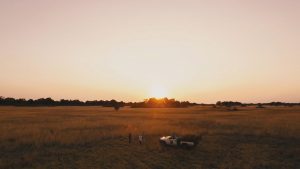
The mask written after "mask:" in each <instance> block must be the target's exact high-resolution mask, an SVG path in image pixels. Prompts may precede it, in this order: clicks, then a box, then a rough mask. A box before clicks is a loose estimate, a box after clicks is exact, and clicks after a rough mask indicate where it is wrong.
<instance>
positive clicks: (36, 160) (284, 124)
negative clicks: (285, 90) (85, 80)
mask: <svg viewBox="0 0 300 169" xmlns="http://www.w3.org/2000/svg"><path fill="white" fill-rule="evenodd" d="M129 132H131V133H132V134H133V136H134V140H133V143H132V144H130V145H129V144H128V139H127V136H128V133H129ZM174 132H175V133H176V134H178V135H181V134H203V139H202V141H201V142H200V144H199V145H198V146H197V147H196V148H195V149H192V150H186V149H179V148H172V147H162V146H160V145H159V143H158V138H159V137H160V136H162V135H170V134H171V133H174ZM140 133H144V137H145V142H144V144H143V145H139V144H138V142H137V135H138V134H140ZM0 168H1V169H13V168H41V169H43V168H48V169H60V168H66V169H69V168H70V169H72V168H80V169H96V168H99V169H106V168H107V169H108V168H111V169H119V168H120V169H125V168H128V169H134V168H137V169H146V168H155V169H163V168H172V169H176V168H181V169H196V168H199V169H214V168H218V169H235V168H236V169H298V168H300V107H298V106H295V107H267V108H265V109H257V108H255V107H239V108H238V111H228V110H227V109H225V108H212V107H201V106H198V107H192V108H177V109H176V108H173V109H169V108H161V109H142V108H141V109H131V108H123V109H120V111H118V112H116V111H114V110H113V109H112V108H102V107H0Z"/></svg>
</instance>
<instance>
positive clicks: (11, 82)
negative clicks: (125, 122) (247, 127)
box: [0, 0, 300, 103]
mask: <svg viewBox="0 0 300 169" xmlns="http://www.w3.org/2000/svg"><path fill="white" fill-rule="evenodd" d="M299 9H300V1H296V0H290V1H288V0H287V1H283V0H282V1H277V0H272V1H271V0H270V1H261V0H260V1H253V0H251V1H250V0H249V1H228V0H224V1H200V0H181V1H178V0H151V1H147V0H136V1H133V0H126V1H125V0H107V1H104V0H102V1H100V0H99V1H96V0H95V1H91V0H90V1H86V0H85V1H83V0H82V1H74V0H72V1H71V0H64V1H59V0H57V1H56V0H43V1H40V0H1V1H0V21H1V22H0V24H1V25H0V37H1V38H0V59H1V60H0V68H1V74H0V95H2V96H5V97H9V96H10V97H17V98H40V97H52V98H54V99H61V98H65V99H68V98H70V99H81V100H92V99H117V100H124V101H141V100H143V99H144V98H147V97H149V96H151V95H152V94H153V93H151V91H153V88H159V90H160V93H158V95H159V94H162V93H163V95H166V96H167V97H171V98H176V99H178V100H189V101H194V102H199V103H201V102H206V103H214V102H216V101H218V100H234V101H242V102H270V101H284V102H299V101H300V66H299V64H300V46H299V45H300V33H299V30H300V22H299V21H300V10H299ZM153 86H154V87H153ZM155 86H158V87H155ZM154 90H155V89H154ZM155 92H157V91H154V93H155Z"/></svg>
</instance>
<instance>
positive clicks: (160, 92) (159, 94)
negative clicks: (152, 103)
mask: <svg viewBox="0 0 300 169" xmlns="http://www.w3.org/2000/svg"><path fill="white" fill-rule="evenodd" d="M167 95H168V94H167V91H166V89H165V88H164V87H163V86H160V85H154V86H151V88H150V97H155V98H163V97H167Z"/></svg>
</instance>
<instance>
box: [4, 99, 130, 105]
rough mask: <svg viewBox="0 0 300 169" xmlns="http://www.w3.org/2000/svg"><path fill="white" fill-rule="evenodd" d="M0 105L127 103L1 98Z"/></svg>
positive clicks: (117, 103) (116, 102) (115, 102)
mask: <svg viewBox="0 0 300 169" xmlns="http://www.w3.org/2000/svg"><path fill="white" fill-rule="evenodd" d="M0 105H2V106H104V107H123V106H125V102H122V101H121V102H118V101H116V100H94V101H85V102H83V101H80V100H65V99H61V100H60V101H55V100H53V99H52V98H50V97H48V98H40V99H36V100H33V99H28V100H26V99H15V98H11V97H7V98H4V97H0Z"/></svg>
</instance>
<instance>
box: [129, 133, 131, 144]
mask: <svg viewBox="0 0 300 169" xmlns="http://www.w3.org/2000/svg"><path fill="white" fill-rule="evenodd" d="M131 137H132V136H131V133H129V134H128V143H129V144H130V143H131Z"/></svg>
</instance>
